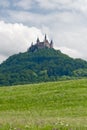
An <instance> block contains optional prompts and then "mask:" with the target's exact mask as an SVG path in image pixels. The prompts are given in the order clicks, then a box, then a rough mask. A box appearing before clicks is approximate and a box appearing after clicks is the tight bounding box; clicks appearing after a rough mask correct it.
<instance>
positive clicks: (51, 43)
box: [50, 40, 53, 48]
mask: <svg viewBox="0 0 87 130" xmlns="http://www.w3.org/2000/svg"><path fill="white" fill-rule="evenodd" d="M50 48H53V40H51V42H50Z"/></svg>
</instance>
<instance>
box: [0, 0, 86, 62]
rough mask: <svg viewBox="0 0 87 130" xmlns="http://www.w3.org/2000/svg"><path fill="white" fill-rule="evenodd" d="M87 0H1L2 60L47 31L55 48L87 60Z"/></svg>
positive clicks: (0, 56) (42, 36) (0, 58)
mask: <svg viewBox="0 0 87 130" xmlns="http://www.w3.org/2000/svg"><path fill="white" fill-rule="evenodd" d="M86 12H87V0H0V62H2V61H3V60H5V59H6V58H8V57H9V56H10V55H13V54H15V53H19V52H24V51H26V50H27V48H28V47H29V46H30V44H31V42H35V40H36V38H37V37H40V40H43V38H44V34H45V33H46V34H47V36H48V39H53V41H54V48H55V49H60V50H61V51H62V52H63V53H66V54H68V55H70V56H71V57H75V58H83V59H86V60H87V53H86V52H87V13H86Z"/></svg>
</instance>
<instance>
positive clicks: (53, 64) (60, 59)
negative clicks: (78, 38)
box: [0, 47, 87, 86]
mask: <svg viewBox="0 0 87 130" xmlns="http://www.w3.org/2000/svg"><path fill="white" fill-rule="evenodd" d="M73 76H75V77H84V76H87V62H86V61H84V60H81V59H73V58H71V57H69V56H68V55H66V54H63V53H61V51H60V50H55V49H54V48H47V47H46V48H43V49H38V50H37V51H33V52H32V51H26V52H25V53H19V54H15V55H13V56H10V57H9V58H8V59H7V60H6V61H4V62H3V63H2V64H1V65H0V85H1V86H3V85H14V84H27V83H37V82H46V81H55V80H59V79H60V78H62V77H63V78H67V77H70V78H71V77H73Z"/></svg>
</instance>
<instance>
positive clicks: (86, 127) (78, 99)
mask: <svg viewBox="0 0 87 130" xmlns="http://www.w3.org/2000/svg"><path fill="white" fill-rule="evenodd" d="M0 130H87V79H81V80H69V81H61V82H49V83H41V84H34V85H33V84H32V85H22V86H21V85H19V86H12V87H1V88H0Z"/></svg>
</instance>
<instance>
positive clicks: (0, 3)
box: [0, 0, 10, 8]
mask: <svg viewBox="0 0 87 130" xmlns="http://www.w3.org/2000/svg"><path fill="white" fill-rule="evenodd" d="M9 6H10V2H9V1H8V0H0V7H1V8H7V7H9Z"/></svg>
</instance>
